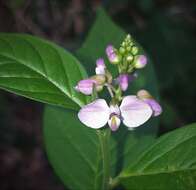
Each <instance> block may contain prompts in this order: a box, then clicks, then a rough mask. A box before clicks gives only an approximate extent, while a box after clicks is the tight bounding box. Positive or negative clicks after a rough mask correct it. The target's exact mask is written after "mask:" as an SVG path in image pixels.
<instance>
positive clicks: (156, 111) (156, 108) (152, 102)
mask: <svg viewBox="0 0 196 190" xmlns="http://www.w3.org/2000/svg"><path fill="white" fill-rule="evenodd" d="M144 102H146V103H147V104H148V105H149V106H150V107H151V108H152V110H153V116H154V117H156V116H158V115H160V114H161V113H162V108H161V106H160V104H159V103H158V102H157V101H156V100H154V99H144Z"/></svg>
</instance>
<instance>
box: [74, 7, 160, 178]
mask: <svg viewBox="0 0 196 190" xmlns="http://www.w3.org/2000/svg"><path fill="white" fill-rule="evenodd" d="M125 36H126V33H125V32H124V31H123V30H122V29H121V28H119V27H118V26H116V25H115V24H114V23H113V22H112V21H111V19H110V18H109V17H108V15H107V14H106V13H105V12H104V10H103V9H99V10H98V15H97V20H96V22H95V24H94V25H93V27H92V29H91V30H90V32H89V35H88V37H87V39H86V41H85V43H84V44H83V46H82V48H81V49H79V50H78V51H77V53H76V55H77V56H78V59H79V60H80V61H81V62H82V63H83V64H84V65H85V68H86V69H87V71H88V73H89V75H90V74H91V75H92V74H93V73H94V68H95V62H96V59H97V58H99V57H104V58H105V61H106V65H107V68H109V70H110V71H111V72H112V73H113V75H115V73H116V70H115V66H114V65H112V64H110V63H109V62H108V61H107V58H106V56H105V48H106V46H107V45H108V44H113V45H114V46H116V47H119V45H120V43H121V42H122V40H123V39H124V37H125ZM141 53H143V50H142V51H141ZM141 88H145V89H147V90H149V91H150V92H151V93H152V95H153V96H155V97H157V96H158V89H157V83H156V77H155V73H154V69H153V65H152V62H151V61H149V64H148V65H147V67H146V68H144V69H143V70H142V71H140V72H139V76H138V78H137V80H135V81H134V82H133V84H131V85H130V88H129V90H128V92H127V94H133V93H136V92H137V90H139V89H141ZM157 125H158V120H157V119H151V121H149V122H147V123H146V124H145V125H143V126H142V127H140V128H139V129H136V130H135V131H128V130H127V128H126V127H125V126H123V125H122V124H121V127H120V130H119V131H118V132H115V133H114V134H112V139H111V154H112V156H111V158H112V160H111V167H112V168H111V169H112V175H113V176H114V175H116V174H117V173H118V172H119V171H120V170H121V169H123V168H126V166H127V164H128V163H130V162H132V160H134V158H135V156H136V154H140V151H143V150H144V149H145V148H146V146H147V145H148V144H149V143H151V142H152V141H153V139H154V138H155V136H156V132H157ZM143 141H144V142H143Z"/></svg>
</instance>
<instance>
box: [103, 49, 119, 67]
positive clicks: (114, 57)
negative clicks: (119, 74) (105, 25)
mask: <svg viewBox="0 0 196 190" xmlns="http://www.w3.org/2000/svg"><path fill="white" fill-rule="evenodd" d="M106 54H107V56H108V59H109V61H110V62H111V63H114V64H115V63H118V62H119V56H118V55H117V54H116V52H115V49H114V47H113V46H112V45H108V46H107V48H106Z"/></svg>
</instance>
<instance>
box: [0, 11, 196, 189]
mask: <svg viewBox="0 0 196 190" xmlns="http://www.w3.org/2000/svg"><path fill="white" fill-rule="evenodd" d="M111 42H112V43H113V44H114V46H115V47H117V46H119V45H120V47H119V48H118V49H116V48H115V47H114V46H113V45H108V44H109V43H111ZM104 51H106V55H107V58H106V57H105V56H104ZM100 57H103V58H100ZM97 58H98V59H97ZM96 59H97V60H96ZM94 62H96V67H95V64H93V63H94ZM83 66H85V68H84V67H83ZM144 67H145V68H144ZM142 68H144V69H142ZM86 70H87V71H88V73H89V74H90V76H91V77H88V75H87V72H86ZM0 88H1V89H3V90H7V91H9V92H13V93H15V94H17V95H21V96H24V97H27V98H30V99H32V100H36V101H39V102H42V103H45V104H46V105H45V110H44V119H43V125H44V129H43V133H44V135H43V139H44V142H45V147H46V152H47V155H48V158H49V161H50V163H51V164H52V166H53V168H54V170H55V173H56V174H57V175H58V176H59V177H60V179H61V180H62V182H63V183H64V184H65V186H66V187H68V188H69V189H74V190H76V189H77V190H108V189H135V190H137V189H142V190H146V189H147V190H148V189H159V190H163V189H168V190H173V189H182V190H187V189H195V187H196V177H195V176H196V175H195V172H196V167H195V163H196V151H195V147H196V135H195V134H196V124H191V125H188V126H187V127H182V128H181V129H177V130H174V131H172V132H169V133H168V134H165V135H163V136H161V137H158V135H157V131H158V124H159V122H158V121H159V117H156V116H158V115H160V114H161V112H162V108H161V106H160V105H159V103H158V102H157V101H156V100H155V99H154V98H153V97H152V96H151V95H150V93H149V92H148V91H147V90H144V89H148V90H149V91H150V92H152V94H153V95H154V96H155V97H157V95H158V88H157V83H156V77H155V73H154V70H153V65H152V62H151V61H150V60H149V58H148V59H147V57H146V55H145V53H144V52H143V51H142V49H141V47H140V46H139V45H138V44H137V43H136V42H135V41H134V40H133V38H132V37H131V36H130V35H128V36H125V33H124V32H123V31H122V30H121V29H120V28H119V27H118V26H116V25H115V24H114V23H113V22H112V21H111V20H110V18H109V17H108V16H107V14H106V13H105V12H104V11H103V10H102V9H100V10H99V11H98V16H97V19H96V22H95V24H94V25H93V27H92V29H91V30H90V33H89V35H88V37H87V39H86V41H85V43H84V44H83V45H82V47H81V48H80V49H79V50H77V51H76V52H75V53H74V56H73V55H71V54H70V53H69V52H67V51H66V50H65V49H64V48H61V47H59V46H58V45H56V44H54V43H52V42H49V41H46V40H43V39H40V38H38V37H33V36H30V35H24V34H0ZM133 92H136V93H135V95H132V94H133ZM163 113H165V111H164V112H163ZM77 115H78V117H77ZM151 116H152V117H156V118H153V119H150V120H149V121H148V122H146V121H147V120H148V119H149V118H150V117H151ZM78 118H79V119H78ZM107 123H108V126H109V127H106V124H107ZM144 123H145V124H144ZM120 124H124V125H125V126H126V127H123V126H122V127H120ZM86 126H87V127H86ZM139 126H141V127H139ZM92 128H93V129H92ZM127 128H128V129H131V130H127ZM132 129H135V130H132ZM111 131H115V132H113V133H111Z"/></svg>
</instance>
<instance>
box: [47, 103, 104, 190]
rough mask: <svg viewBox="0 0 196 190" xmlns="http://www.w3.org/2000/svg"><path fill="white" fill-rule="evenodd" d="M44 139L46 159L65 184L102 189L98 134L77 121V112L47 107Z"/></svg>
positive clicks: (86, 188) (73, 187) (85, 189)
mask: <svg viewBox="0 0 196 190" xmlns="http://www.w3.org/2000/svg"><path fill="white" fill-rule="evenodd" d="M44 139H45V144H46V150H47V154H48V157H49V160H50V161H51V163H52V165H53V167H54V169H55V171H56V173H57V174H58V176H59V177H60V178H61V180H62V181H63V182H64V184H65V185H66V186H67V187H69V188H70V189H78V190H79V189H80V190H82V189H84V190H91V189H97V190H99V189H102V175H100V171H101V164H102V154H101V149H100V142H99V137H98V134H97V131H96V130H94V129H90V128H88V127H86V126H84V125H82V124H81V123H80V121H79V120H78V118H77V112H75V111H70V110H65V109H59V108H55V107H49V106H47V107H46V109H45V116H44Z"/></svg>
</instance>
